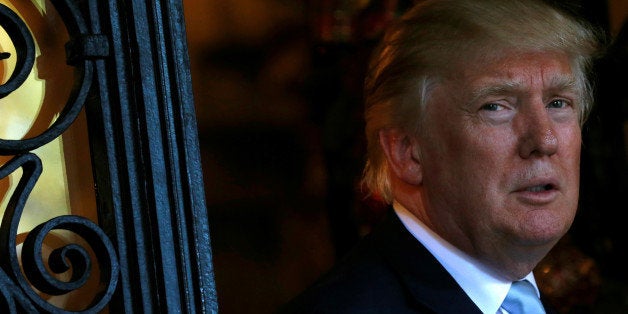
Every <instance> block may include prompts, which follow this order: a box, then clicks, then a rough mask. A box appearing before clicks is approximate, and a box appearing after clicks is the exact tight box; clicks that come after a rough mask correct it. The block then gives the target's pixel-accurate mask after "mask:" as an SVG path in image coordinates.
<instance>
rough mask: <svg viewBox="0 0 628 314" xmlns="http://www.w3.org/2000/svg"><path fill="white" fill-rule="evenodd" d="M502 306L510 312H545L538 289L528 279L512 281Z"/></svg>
mask: <svg viewBox="0 0 628 314" xmlns="http://www.w3.org/2000/svg"><path fill="white" fill-rule="evenodd" d="M502 307H503V308H504V309H505V310H506V311H508V313H510V314H545V309H544V308H543V304H541V300H540V299H539V297H538V295H537V294H536V290H535V289H534V287H533V286H532V284H531V283H530V282H529V281H527V280H521V281H515V282H513V283H512V286H511V287H510V291H508V295H506V299H505V300H504V303H502Z"/></svg>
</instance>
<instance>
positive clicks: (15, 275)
mask: <svg viewBox="0 0 628 314" xmlns="http://www.w3.org/2000/svg"><path fill="white" fill-rule="evenodd" d="M53 3H54V5H55V7H56V9H57V10H58V11H59V13H60V14H61V15H62V17H63V19H64V22H65V23H66V26H67V29H68V32H69V33H70V37H71V38H80V39H84V38H90V36H91V35H89V34H88V31H87V27H86V26H85V24H84V23H83V21H82V19H81V16H80V14H79V13H78V10H77V8H75V7H74V6H73V3H72V2H71V1H67V0H66V1H54V0H53ZM0 26H2V27H3V28H4V29H5V31H6V32H7V34H8V35H9V37H10V38H11V40H12V42H13V44H14V46H15V49H16V55H17V56H16V66H15V70H14V71H13V73H12V75H11V76H10V78H9V79H8V80H7V82H6V83H5V84H2V85H0V98H3V97H4V96H6V95H8V94H10V93H11V92H13V91H15V90H16V89H17V88H19V87H20V85H21V84H22V83H24V81H25V79H26V77H27V76H28V74H29V73H30V71H31V70H32V67H33V64H34V59H35V45H34V42H33V38H32V36H31V34H30V32H29V30H28V28H27V27H26V25H25V23H24V22H23V21H22V20H21V19H20V18H19V16H18V15H17V14H15V13H14V12H13V11H12V10H11V9H9V8H8V7H6V6H4V5H2V4H0ZM6 57H10V56H9V55H8V54H7V53H0V58H6ZM73 60H75V62H72V64H73V65H74V66H76V69H77V72H78V73H79V75H78V80H79V81H78V84H76V85H75V88H74V89H73V91H72V93H71V95H70V97H69V99H68V101H67V103H66V105H65V107H64V108H63V109H62V111H61V113H60V114H59V116H58V118H57V119H56V120H55V122H54V123H53V124H52V125H51V126H50V127H49V128H47V129H46V130H45V131H43V132H42V133H41V134H39V135H36V136H34V137H31V138H27V139H21V140H6V139H0V155H15V157H13V158H12V159H11V160H10V161H8V162H7V163H6V164H4V165H2V166H1V167H0V180H2V179H5V178H6V177H8V176H9V175H10V174H12V173H14V172H15V171H17V170H18V169H21V170H22V175H21V177H20V180H19V182H18V184H17V186H16V188H15V190H14V192H13V194H12V195H11V196H10V199H9V202H8V205H7V208H6V209H5V213H4V216H3V217H2V223H1V224H0V267H1V268H0V287H2V289H0V312H2V313H21V312H27V313H40V312H48V313H68V312H71V311H69V310H64V309H60V308H58V307H56V306H54V305H52V304H50V303H48V302H47V301H46V300H45V299H44V298H42V297H41V296H40V294H39V293H38V291H39V292H43V293H45V294H48V295H64V294H66V293H69V292H72V291H75V290H77V289H79V288H80V287H82V286H83V285H84V284H85V283H86V281H87V280H88V278H89V277H90V275H91V274H92V271H91V269H92V266H93V264H94V263H93V261H92V259H91V254H90V253H89V252H90V251H88V250H87V249H86V248H84V247H83V246H81V245H79V244H67V245H65V246H62V247H60V248H55V249H53V250H52V252H51V253H50V254H49V255H48V256H47V260H48V261H47V263H46V262H45V259H44V257H43V256H42V254H43V253H42V249H43V247H44V239H45V238H46V236H47V235H50V234H51V232H52V231H53V230H65V231H70V232H72V233H73V234H75V235H78V236H80V237H81V238H82V239H83V240H84V242H85V243H86V244H87V246H88V247H89V248H91V252H93V254H94V255H95V257H96V259H97V262H98V266H99V270H100V284H101V286H102V287H103V288H102V290H103V291H101V292H99V293H98V295H95V296H94V300H93V301H92V303H91V305H90V306H89V307H88V308H87V309H82V310H78V311H76V312H81V313H95V312H99V311H101V310H102V309H103V308H104V307H105V306H106V304H107V303H108V302H109V300H110V298H111V296H112V294H113V293H114V290H115V288H116V285H117V282H118V277H119V264H118V260H117V256H116V251H115V249H114V247H113V245H112V243H111V242H110V240H109V238H108V237H107V235H106V234H105V233H104V231H103V230H102V229H101V228H100V227H99V226H97V225H96V224H95V223H93V222H92V221H90V220H89V219H87V218H84V217H80V216H75V215H65V216H59V217H55V218H53V219H51V220H49V221H47V222H44V223H42V224H40V225H39V226H37V227H35V228H34V229H33V230H32V231H31V232H29V234H28V235H27V236H26V239H25V240H24V243H23V245H22V250H21V256H18V251H17V245H18V243H17V235H18V234H17V233H18V225H19V223H20V219H21V218H22V214H23V212H24V207H25V204H26V201H27V199H28V196H29V194H30V193H31V191H32V189H33V187H34V186H35V184H36V182H37V180H38V178H39V176H40V174H41V171H42V164H41V161H40V159H39V157H37V156H36V155H35V154H33V153H30V151H32V150H33V149H35V148H38V147H40V146H43V145H45V144H47V143H48V142H50V141H52V140H53V139H55V138H57V137H58V136H60V135H61V134H62V133H63V132H64V131H65V130H66V129H67V128H68V127H69V126H70V125H71V124H72V122H73V121H74V119H75V118H76V117H77V116H78V114H79V112H80V111H81V108H82V106H83V104H84V103H85V99H86V97H87V94H88V91H89V88H90V85H91V81H92V75H93V74H92V72H93V70H92V64H91V61H89V60H87V59H86V58H84V59H81V58H78V59H77V58H76V56H73ZM20 257H21V262H20ZM68 270H71V278H70V279H69V280H67V281H64V280H59V279H57V277H56V276H54V274H60V273H65V272H66V271H68ZM53 273H54V274H53ZM35 289H36V290H35Z"/></svg>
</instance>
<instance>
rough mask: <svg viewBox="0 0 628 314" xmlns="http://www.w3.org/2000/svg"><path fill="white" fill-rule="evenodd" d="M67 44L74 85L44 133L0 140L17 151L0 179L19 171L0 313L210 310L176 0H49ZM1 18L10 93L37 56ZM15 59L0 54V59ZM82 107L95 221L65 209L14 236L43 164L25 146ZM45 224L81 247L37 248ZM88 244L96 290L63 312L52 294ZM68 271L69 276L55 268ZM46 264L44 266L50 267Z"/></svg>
mask: <svg viewBox="0 0 628 314" xmlns="http://www.w3.org/2000/svg"><path fill="white" fill-rule="evenodd" d="M50 3H52V4H53V6H54V8H55V9H56V10H57V12H58V13H59V15H60V16H61V18H62V19H63V21H64V23H65V25H66V28H67V30H68V34H69V37H70V40H69V42H68V43H67V44H66V59H67V60H66V62H67V63H68V64H70V65H73V66H74V67H75V73H77V74H78V75H75V76H76V77H77V78H76V81H75V86H74V88H73V90H72V92H71V94H70V97H69V98H68V100H67V103H66V105H65V107H63V109H62V110H61V112H60V114H59V116H58V117H57V119H56V120H55V121H54V123H53V124H52V125H51V126H50V127H49V128H47V129H46V130H44V131H43V132H41V134H39V135H36V136H33V137H29V138H25V139H20V140H5V139H0V155H6V156H15V157H14V158H13V159H11V160H10V161H9V162H7V163H5V164H4V165H3V166H2V167H1V168H0V179H2V178H5V177H7V176H8V175H10V174H11V173H13V172H14V171H16V170H17V169H19V168H21V170H22V176H21V178H20V180H19V182H18V185H17V187H16V189H15V192H14V193H13V195H11V197H10V200H9V204H8V205H7V209H6V211H5V214H4V216H3V221H2V223H1V225H0V267H1V268H0V287H1V289H0V312H2V313H6V312H8V313H22V312H27V313H41V312H49V313H68V312H71V313H77V312H81V313H82V312H85V313H96V312H99V311H101V310H102V309H103V308H105V306H107V308H108V310H109V311H110V312H111V313H156V312H158V313H197V312H200V313H215V312H217V298H216V291H215V283H214V280H213V267H212V263H211V245H210V237H209V230H208V221H207V212H206V206H205V198H204V184H203V180H202V172H201V166H200V153H199V148H198V135H197V128H196V120H195V112H194V106H193V100H192V91H191V79H190V73H189V60H188V56H187V44H186V41H185V38H186V36H185V24H184V21H183V9H182V2H181V0H111V1H109V0H107V1H103V0H50ZM0 26H2V27H3V28H4V29H5V30H6V32H7V34H8V35H9V37H10V38H11V40H12V42H13V43H14V46H15V48H16V52H17V53H16V54H17V55H16V56H15V58H16V60H17V62H16V67H15V70H14V71H13V73H12V75H11V76H10V78H9V79H8V81H7V82H6V83H5V84H3V85H1V86H0V97H4V96H6V95H8V94H10V93H12V92H13V91H15V90H16V89H17V88H18V87H19V86H20V84H22V83H23V82H24V79H25V77H26V76H27V75H28V73H29V71H30V70H31V69H32V67H33V64H34V44H33V39H32V38H31V35H30V33H29V31H28V29H27V27H26V26H25V23H24V21H22V20H21V19H20V18H19V17H18V16H17V15H16V14H15V13H14V12H12V11H11V10H10V9H8V8H7V7H5V6H1V7H0ZM7 57H13V56H9V55H7V54H6V53H1V52H0V58H7ZM83 107H84V108H85V112H86V117H87V124H88V125H87V126H88V133H89V144H90V152H91V158H92V165H93V168H94V183H95V187H96V202H97V208H98V222H99V225H96V224H94V223H92V222H91V221H89V220H88V219H86V218H83V217H79V216H74V215H67V216H60V217H56V218H53V219H51V220H49V221H47V222H44V223H43V224H41V225H39V226H37V227H35V228H34V230H32V231H31V232H30V233H29V235H28V236H27V238H26V239H25V241H24V243H23V246H22V254H21V256H20V257H21V264H22V266H20V261H19V257H18V254H17V251H16V245H17V243H16V234H17V226H18V224H19V221H20V217H21V215H22V213H23V210H24V206H25V203H26V200H27V198H28V197H29V193H30V192H31V190H32V189H33V186H34V185H35V183H36V182H37V179H38V176H39V174H40V173H41V171H42V165H41V161H40V160H39V158H38V157H37V156H36V155H35V154H34V153H32V151H33V150H34V149H35V148H38V147H41V146H43V145H45V144H46V143H48V142H50V141H51V140H53V139H55V138H57V137H59V136H60V135H61V134H62V133H63V132H64V131H65V130H66V129H67V128H68V127H69V126H70V125H71V124H72V122H73V121H74V119H75V118H76V117H77V115H78V114H79V112H80V111H81V109H82V108H83ZM53 230H64V231H66V230H67V231H70V232H72V233H75V234H77V235H78V236H80V237H82V238H83V239H84V240H85V242H86V246H81V245H79V244H68V245H66V246H64V247H61V248H59V249H55V250H53V251H52V253H51V254H50V255H49V256H48V263H47V265H45V262H44V261H45V259H44V258H42V256H41V255H42V254H40V252H41V250H42V245H43V244H42V242H43V239H44V237H45V236H46V235H47V234H49V233H50V232H52V231H53ZM89 252H93V253H94V255H95V257H96V259H97V262H98V266H99V270H100V275H99V280H100V283H101V287H102V291H101V293H99V294H98V295H96V296H95V298H94V300H93V302H92V303H91V304H90V305H89V306H88V308H85V309H79V310H67V309H60V308H57V307H56V306H53V305H51V304H50V303H48V302H46V300H44V299H42V298H41V297H39V294H38V293H37V292H36V291H35V290H34V289H37V290H38V291H40V292H45V293H47V294H50V295H58V294H64V293H67V292H70V291H74V290H76V289H78V288H79V287H80V286H81V285H83V284H84V283H85V282H86V280H88V279H87V278H88V277H89V276H90V275H93V274H92V273H90V267H91V265H92V264H93V261H92V260H91V259H90V256H91V254H90V253H89ZM70 268H71V274H72V275H71V278H70V279H69V280H67V281H62V280H58V279H56V278H57V277H55V276H54V273H59V272H64V271H65V270H67V269H70ZM48 269H49V270H50V272H52V273H50V272H49V271H48Z"/></svg>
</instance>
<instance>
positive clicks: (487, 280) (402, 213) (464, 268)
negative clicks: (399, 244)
mask: <svg viewBox="0 0 628 314" xmlns="http://www.w3.org/2000/svg"><path fill="white" fill-rule="evenodd" d="M393 208H394V209H395V213H396V214H397V216H398V217H399V219H400V220H401V222H402V223H403V225H404V226H405V227H406V229H408V231H409V232H410V233H411V234H412V235H413V236H414V237H415V238H416V239H417V240H418V241H419V242H421V244H423V246H425V248H427V250H428V251H429V252H430V253H432V255H434V257H435V258H436V259H437V260H438V261H439V262H440V263H441V265H443V267H444V268H445V269H446V270H447V271H448V272H449V274H450V275H451V276H452V277H453V278H454V279H455V280H456V282H457V283H458V285H460V287H461V288H462V290H464V292H465V293H466V294H467V295H468V296H469V297H470V298H471V300H472V301H473V302H474V303H475V304H476V305H477V306H478V308H480V310H481V311H482V313H487V314H489V313H491V314H492V313H506V312H505V311H503V309H501V304H502V302H503V301H504V299H505V298H506V294H508V290H510V285H511V282H510V281H506V280H503V279H500V278H499V277H497V276H496V275H494V274H493V273H492V272H491V271H490V270H489V269H487V268H486V267H485V266H483V265H482V264H481V263H479V262H478V261H477V260H476V259H474V258H472V257H471V256H469V255H467V254H466V253H464V252H462V251H461V250H459V249H458V248H456V247H454V246H453V245H452V244H450V243H449V242H447V241H445V240H444V239H443V238H441V237H440V236H439V235H437V234H436V233H434V231H432V230H430V229H429V228H428V227H427V226H426V225H425V224H423V222H422V221H420V220H419V219H418V218H417V217H416V216H414V215H413V214H412V213H410V212H409V211H408V210H407V209H406V208H405V207H403V205H401V204H399V203H397V202H394V204H393ZM524 279H526V280H528V281H530V282H531V283H532V285H533V286H534V288H535V290H536V291H537V294H539V295H540V293H539V290H538V287H537V284H536V281H535V280H534V275H533V273H529V274H528V275H527V276H526V277H525V278H524Z"/></svg>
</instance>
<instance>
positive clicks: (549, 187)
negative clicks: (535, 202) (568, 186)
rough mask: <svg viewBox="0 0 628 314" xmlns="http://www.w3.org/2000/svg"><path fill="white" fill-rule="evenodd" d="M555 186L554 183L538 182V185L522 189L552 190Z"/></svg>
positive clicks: (527, 190)
mask: <svg viewBox="0 0 628 314" xmlns="http://www.w3.org/2000/svg"><path fill="white" fill-rule="evenodd" d="M555 188H556V187H555V186H554V184H552V183H547V184H539V185H535V186H530V187H527V188H525V189H524V191H526V192H533V193H538V192H545V191H550V190H554V189H555Z"/></svg>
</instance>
